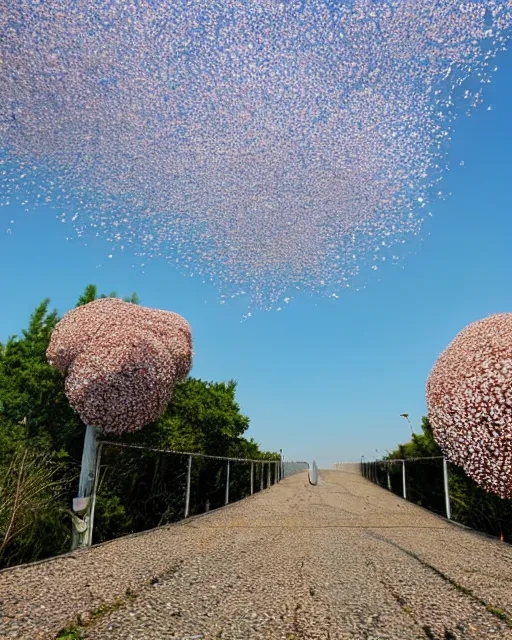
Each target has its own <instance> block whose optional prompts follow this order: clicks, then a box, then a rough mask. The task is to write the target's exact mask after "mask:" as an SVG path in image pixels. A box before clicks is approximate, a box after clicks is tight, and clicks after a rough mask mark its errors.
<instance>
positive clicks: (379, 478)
mask: <svg viewBox="0 0 512 640" xmlns="http://www.w3.org/2000/svg"><path fill="white" fill-rule="evenodd" d="M360 465H361V473H362V475H363V476H364V477H365V478H367V479H368V480H371V481H372V482H374V483H375V484H377V485H379V486H381V487H384V488H385V489H388V490H389V491H391V492H392V493H395V494H396V495H399V496H401V497H402V498H404V499H405V500H410V501H411V502H414V503H415V504H417V505H419V506H421V507H425V508H427V509H429V510H430V511H433V512H434V513H438V514H439V515H443V516H445V517H446V518H448V520H450V519H451V507H450V491H449V482H448V466H447V464H446V459H445V458H444V457H443V456H432V457H424V458H406V459H404V460H397V459H393V460H375V461H373V462H363V461H361V463H360Z"/></svg>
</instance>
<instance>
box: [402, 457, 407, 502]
mask: <svg viewBox="0 0 512 640" xmlns="http://www.w3.org/2000/svg"><path fill="white" fill-rule="evenodd" d="M402 486H403V494H404V499H405V500H407V489H406V488H405V460H402Z"/></svg>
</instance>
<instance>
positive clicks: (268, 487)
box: [267, 462, 270, 489]
mask: <svg viewBox="0 0 512 640" xmlns="http://www.w3.org/2000/svg"><path fill="white" fill-rule="evenodd" d="M267 489H270V462H269V463H268V473H267Z"/></svg>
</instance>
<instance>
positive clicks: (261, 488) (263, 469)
mask: <svg viewBox="0 0 512 640" xmlns="http://www.w3.org/2000/svg"><path fill="white" fill-rule="evenodd" d="M264 473H265V463H264V462H262V463H261V475H260V491H263V475H264Z"/></svg>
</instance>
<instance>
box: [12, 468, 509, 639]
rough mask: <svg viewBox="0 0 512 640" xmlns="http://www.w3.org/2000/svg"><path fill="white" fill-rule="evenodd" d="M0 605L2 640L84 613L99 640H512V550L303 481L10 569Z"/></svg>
mask: <svg viewBox="0 0 512 640" xmlns="http://www.w3.org/2000/svg"><path fill="white" fill-rule="evenodd" d="M127 589H129V590H131V592H132V593H133V594H134V595H132V596H131V597H128V596H127ZM116 598H119V600H118V602H117V605H116V604H115V601H116ZM0 600H1V602H0V606H1V609H0V638H2V639H3V638H22V639H24V640H25V639H26V640H39V639H41V640H42V639H47V638H48V639H50V638H55V636H56V634H57V632H58V631H59V630H60V629H61V628H63V627H64V626H66V624H67V623H69V622H70V621H72V620H76V619H77V616H81V617H82V619H83V621H84V622H87V620H89V624H87V626H86V633H87V636H86V637H87V638H88V640H105V639H111V640H159V639H160V638H161V639H164V638H165V639H167V638H169V639H171V638H172V639H179V640H184V639H187V640H191V639H194V640H203V639H204V640H209V639H212V640H213V639H216V638H223V639H230V640H235V639H236V640H247V639H252V638H254V639H255V640H256V639H261V640H299V639H304V640H315V639H323V640H327V639H330V640H335V639H336V640H338V639H339V640H356V639H357V640H359V639H361V640H362V639H364V640H401V639H407V640H416V639H417V640H425V639H429V638H430V639H432V638H434V639H438V640H451V639H457V640H459V639H460V640H462V639H466V638H473V639H478V640H480V639H482V638H496V639H497V640H498V639H499V640H502V639H503V640H508V639H511V640H512V628H511V626H510V625H512V621H511V620H510V618H508V616H509V615H510V616H511V618H512V548H511V547H510V546H509V545H506V544H503V543H500V542H499V541H496V540H493V539H489V538H486V537H484V536H481V535H478V534H476V533H474V532H472V531H468V530H466V529H463V528H460V527H458V526H456V525H453V524H451V523H449V522H447V521H445V520H444V519H442V518H439V517H437V516H435V515H433V514H430V513H428V512H427V511H424V510H423V509H421V508H419V507H416V506H415V505H412V504H410V503H407V502H405V501H403V500H401V499H399V498H397V497H396V496H394V495H393V494H391V493H388V492H387V491H385V490H384V489H381V488H379V487H376V486H375V485H373V484H371V483H370V482H368V481H367V480H365V479H364V478H362V477H360V476H359V475H357V474H354V473H347V472H340V471H320V482H319V484H318V486H316V487H313V486H311V485H310V484H309V483H308V479H307V474H305V473H300V474H297V475H295V476H292V477H290V478H286V479H285V480H284V481H283V482H281V483H280V484H279V485H277V486H275V487H273V488H271V489H270V490H268V491H265V492H263V493H261V494H257V495H255V496H253V497H252V498H249V499H246V500H244V501H242V502H239V503H237V504H234V505H231V506H229V507H227V508H224V509H221V510H218V511H215V512H210V513H209V514H208V515H205V516H202V517H200V518H195V519H191V520H189V521H187V522H185V523H182V524H179V525H174V526H169V527H163V528H161V529H157V530H153V531H150V532H147V533H144V534H141V535H135V536H129V537H126V538H123V539H120V540H116V541H113V542H110V543H107V544H104V545H99V546H97V547H93V548H92V549H87V550H82V551H79V552H76V553H74V554H70V555H67V556H63V557H60V558H55V559H53V560H50V561H48V562H44V563H41V564H37V565H32V566H25V567H23V566H22V567H16V568H13V569H9V570H5V571H3V572H0ZM100 605H108V606H107V607H106V610H105V611H103V612H102V614H101V615H98V616H95V617H93V618H90V615H91V612H92V611H93V610H94V609H95V608H97V607H99V606H100ZM490 609H492V611H491V610H490Z"/></svg>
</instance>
